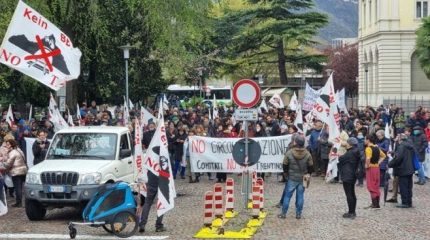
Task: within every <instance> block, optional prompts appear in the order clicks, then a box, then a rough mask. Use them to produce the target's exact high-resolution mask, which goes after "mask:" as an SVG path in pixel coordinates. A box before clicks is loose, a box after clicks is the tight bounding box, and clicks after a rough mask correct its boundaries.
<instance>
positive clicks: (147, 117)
mask: <svg viewBox="0 0 430 240" xmlns="http://www.w3.org/2000/svg"><path fill="white" fill-rule="evenodd" d="M140 118H141V119H142V124H143V125H145V126H147V125H148V122H149V120H151V119H152V121H153V122H154V123H155V122H156V121H155V120H156V119H155V116H154V115H152V114H151V113H150V112H149V111H148V110H146V108H144V107H140Z"/></svg>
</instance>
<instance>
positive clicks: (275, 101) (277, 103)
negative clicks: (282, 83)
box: [269, 93, 285, 108]
mask: <svg viewBox="0 0 430 240" xmlns="http://www.w3.org/2000/svg"><path fill="white" fill-rule="evenodd" d="M269 103H271V104H272V105H273V106H274V107H275V108H284V107H285V105H284V102H283V101H282V99H281V96H279V94H277V93H275V94H274V95H273V96H272V97H271V98H270V100H269Z"/></svg>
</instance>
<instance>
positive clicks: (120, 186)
mask: <svg viewBox="0 0 430 240" xmlns="http://www.w3.org/2000/svg"><path fill="white" fill-rule="evenodd" d="M136 207H137V206H136V201H135V199H134V196H133V192H132V190H131V188H130V186H129V185H128V184H127V183H125V182H117V183H109V184H105V185H102V186H101V187H100V189H99V191H98V192H97V193H96V194H95V195H94V196H93V197H92V198H91V200H90V201H89V202H88V204H87V206H86V207H85V209H84V211H83V213H82V218H83V219H84V222H70V223H69V235H70V238H72V239H74V238H75V237H76V234H77V231H76V228H75V226H76V225H89V226H91V227H103V229H104V230H106V232H108V233H111V234H114V235H115V236H117V237H120V238H127V237H130V236H133V235H134V234H135V233H136V231H137V229H138V226H139V222H138V219H137V217H136Z"/></svg>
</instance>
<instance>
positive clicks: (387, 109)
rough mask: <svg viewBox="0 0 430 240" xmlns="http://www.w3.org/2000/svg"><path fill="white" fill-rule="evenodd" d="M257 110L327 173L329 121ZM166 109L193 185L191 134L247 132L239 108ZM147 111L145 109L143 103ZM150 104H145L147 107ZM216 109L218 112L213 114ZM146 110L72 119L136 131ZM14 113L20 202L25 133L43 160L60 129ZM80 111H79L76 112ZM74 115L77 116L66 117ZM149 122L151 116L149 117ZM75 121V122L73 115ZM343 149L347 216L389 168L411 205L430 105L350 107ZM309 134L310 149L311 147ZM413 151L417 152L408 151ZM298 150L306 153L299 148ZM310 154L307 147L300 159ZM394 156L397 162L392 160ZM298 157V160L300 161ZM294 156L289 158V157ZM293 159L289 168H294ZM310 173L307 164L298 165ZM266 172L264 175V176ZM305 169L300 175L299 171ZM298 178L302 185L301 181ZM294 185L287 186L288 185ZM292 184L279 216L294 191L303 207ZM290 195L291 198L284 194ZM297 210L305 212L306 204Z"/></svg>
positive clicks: (11, 159)
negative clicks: (360, 191) (358, 194)
mask: <svg viewBox="0 0 430 240" xmlns="http://www.w3.org/2000/svg"><path fill="white" fill-rule="evenodd" d="M268 105H269V106H264V107H261V108H260V109H259V112H260V114H259V121H258V122H250V123H249V126H248V129H249V137H251V138H258V137H266V136H281V135H294V136H296V137H293V140H292V143H291V144H290V147H291V149H292V150H293V151H294V152H293V153H294V154H296V153H297V152H298V151H302V152H303V151H308V152H309V154H308V155H306V156H308V157H307V159H308V163H307V165H306V164H305V165H304V166H302V168H304V169H306V171H305V172H306V173H308V174H310V173H312V176H313V177H319V176H321V177H323V178H325V177H326V172H327V168H328V165H329V161H330V154H331V148H332V146H333V144H332V143H331V142H330V141H329V140H328V131H327V125H326V124H324V123H323V122H321V121H320V120H317V119H312V118H311V119H312V120H311V122H306V119H305V125H307V126H308V128H307V129H308V130H307V131H306V133H305V134H304V135H305V136H303V135H302V134H298V132H299V128H300V127H302V126H296V125H297V124H295V122H296V117H297V115H296V112H295V111H293V110H290V109H289V108H287V107H285V108H275V107H273V106H272V105H271V104H270V103H269V104H268ZM166 106H167V107H166V108H165V112H164V116H165V119H166V121H165V125H166V135H167V138H168V150H169V155H170V159H171V162H172V167H173V175H174V178H175V179H177V178H181V179H186V176H187V178H188V181H189V183H197V182H199V180H200V178H201V177H202V176H200V174H198V173H195V174H193V173H191V171H190V168H189V166H190V163H189V148H188V145H187V139H188V136H193V135H196V136H206V137H211V138H241V137H243V136H244V131H243V129H244V128H243V126H242V122H236V121H235V119H234V117H233V114H234V108H233V107H225V106H220V107H219V108H217V109H215V108H213V109H212V110H211V108H208V107H207V106H201V105H198V106H196V107H189V108H182V107H180V106H179V104H178V102H177V101H173V102H172V101H171V102H169V103H168V104H167V103H166ZM141 109H144V108H141ZM145 110H146V109H145ZM214 111H215V113H214ZM148 113H149V114H150V115H152V116H157V114H158V113H157V110H151V109H149V110H148ZM141 114H143V113H141V111H140V110H139V109H137V108H134V109H131V110H130V111H129V113H125V112H124V107H115V108H108V107H106V106H105V105H102V106H97V105H96V102H95V101H92V102H91V104H90V105H89V106H86V104H85V103H84V104H82V105H81V106H80V109H79V112H78V113H77V114H75V115H74V117H73V119H74V123H73V124H74V125H81V126H93V125H107V126H127V127H129V129H130V131H131V132H132V133H134V129H135V128H134V122H135V121H137V120H138V119H139V118H140V115H141ZM7 115H8V111H4V112H3V119H2V122H1V142H2V145H1V148H0V170H1V172H2V174H3V177H2V185H3V184H4V180H5V179H8V178H7V177H5V176H10V177H11V180H12V182H13V186H15V187H14V188H9V191H8V193H9V195H10V196H11V197H13V196H15V198H16V203H15V205H14V206H15V207H20V206H22V185H23V182H24V181H25V174H26V171H27V166H26V162H25V155H26V153H25V152H24V151H23V149H26V146H25V144H26V141H25V140H24V138H26V137H33V138H37V141H36V142H35V143H34V146H32V150H33V154H34V156H35V158H34V159H35V160H34V164H38V163H39V162H41V161H43V158H44V154H46V150H47V148H48V146H49V141H48V140H47V139H51V138H52V136H53V134H54V132H55V131H54V129H55V128H54V124H53V123H52V122H51V121H50V120H49V117H45V116H48V115H49V114H46V115H42V118H41V119H40V121H36V120H35V119H33V118H30V120H29V121H28V120H25V119H24V118H22V117H20V116H23V115H24V114H23V113H21V114H19V113H18V114H17V113H15V116H14V119H16V121H14V122H13V123H12V124H10V123H8V121H7V117H6V116H7ZM127 115H129V119H130V120H131V121H129V122H128V121H127V119H125V118H124V117H123V116H127ZM76 116H77V117H76ZM65 117H66V119H67V117H71V115H68V116H67V115H66V116H65ZM145 121H146V122H145ZM68 122H69V123H71V121H68ZM340 126H341V143H342V144H341V147H340V148H339V149H338V150H337V154H338V156H340V158H339V164H338V171H339V174H338V175H337V174H336V177H335V178H333V179H331V180H330V182H342V183H343V186H344V189H345V193H346V196H347V201H348V206H349V212H348V213H347V214H345V215H344V217H350V218H353V217H355V206H356V198H355V192H354V185H357V186H363V183H364V179H366V182H367V188H368V190H369V192H370V195H371V205H370V208H380V201H381V199H380V195H381V194H380V187H383V186H384V184H385V183H386V182H387V180H388V179H387V175H388V174H386V173H387V172H388V168H389V167H392V168H394V172H393V173H394V174H393V175H394V179H393V187H392V189H391V191H392V192H393V194H392V198H390V199H388V200H387V202H396V203H397V201H398V200H399V198H398V193H399V191H398V189H400V195H401V204H400V205H399V207H402V208H409V207H411V206H412V201H411V198H412V176H413V173H414V172H415V169H414V166H413V159H408V161H409V162H410V164H406V161H404V159H403V158H413V157H415V155H416V156H417V158H418V160H419V164H420V165H421V167H420V168H419V170H418V180H417V181H416V182H415V183H416V184H418V185H424V184H425V183H426V178H427V177H426V176H425V173H424V167H423V166H422V165H423V163H424V161H425V160H426V159H425V158H426V157H425V156H426V149H427V147H428V142H429V141H430V110H427V109H424V108H422V107H418V109H417V111H416V112H412V113H409V115H406V113H405V112H404V111H403V109H402V108H399V107H397V106H395V105H389V106H382V105H381V106H380V107H379V108H377V109H374V108H372V107H366V108H363V109H350V110H349V111H348V112H347V113H346V112H341V119H340ZM386 126H387V127H388V129H389V136H387V134H386V132H387V131H386V129H385V128H386ZM155 128H156V119H155V117H154V118H150V119H148V118H147V119H146V120H144V132H143V137H142V146H143V148H144V149H145V148H147V147H148V146H149V143H150V141H151V139H152V136H153V135H154V132H155ZM305 137H306V139H307V140H306V142H307V143H306V147H305ZM408 151H410V152H412V153H413V154H412V155H408V154H407V153H408ZM299 155H300V154H299ZM304 155H305V154H304V153H302V156H301V157H302V158H303V156H304ZM288 156H289V154H287V153H286V157H285V159H284V167H285V166H286V165H287V166H286V167H287V168H286V169H284V172H285V174H284V175H285V176H284V175H283V176H282V180H281V181H286V179H289V178H290V181H287V182H289V183H294V182H295V183H296V184H297V183H300V184H301V182H300V181H298V179H300V178H301V176H298V177H297V176H296V178H297V179H296V180H291V178H293V176H295V174H296V173H295V172H294V171H296V172H297V171H298V169H297V166H296V168H294V165H296V163H295V162H294V160H292V159H294V156H296V155H294V156H293V155H291V156H289V157H288ZM389 156H390V157H391V158H393V161H391V162H390V163H388V159H389ZM299 160H300V159H299ZM288 162H289V163H288ZM288 165H289V168H288ZM300 172H301V173H302V175H303V174H304V171H303V169H302V170H301V171H300ZM226 175H227V174H226V173H217V174H216V175H215V176H214V175H213V174H211V173H208V174H207V176H208V178H209V180H214V179H215V178H216V180H217V181H218V182H224V181H225V180H226ZM262 175H263V177H264V174H262ZM299 175H300V174H299ZM300 184H298V185H300ZM6 185H7V184H6ZM287 185H288V184H287ZM298 185H296V186H286V189H285V190H284V193H283V195H282V196H281V195H280V197H281V201H280V206H282V209H283V210H282V213H281V214H280V215H279V216H280V217H281V218H284V217H285V213H286V211H287V210H288V203H289V199H290V198H291V195H292V193H293V192H294V190H297V193H296V194H297V195H298V196H297V197H298V198H299V199H301V200H300V201H299V202H301V203H302V206H301V208H303V201H304V200H303V192H304V189H303V186H298ZM285 198H287V200H285ZM298 211H299V212H297V218H300V214H301V209H300V210H298Z"/></svg>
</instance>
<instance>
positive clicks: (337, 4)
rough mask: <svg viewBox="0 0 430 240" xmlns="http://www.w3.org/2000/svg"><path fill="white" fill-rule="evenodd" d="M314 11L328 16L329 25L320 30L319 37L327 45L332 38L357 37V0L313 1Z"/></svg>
mask: <svg viewBox="0 0 430 240" xmlns="http://www.w3.org/2000/svg"><path fill="white" fill-rule="evenodd" d="M314 2H315V10H316V11H318V12H323V13H325V14H327V15H328V16H329V24H328V25H327V26H326V27H325V28H323V29H321V31H320V33H319V37H320V38H321V39H323V40H325V41H327V42H328V43H330V42H331V40H332V39H333V38H354V37H357V36H358V33H357V32H358V3H357V0H314Z"/></svg>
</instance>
